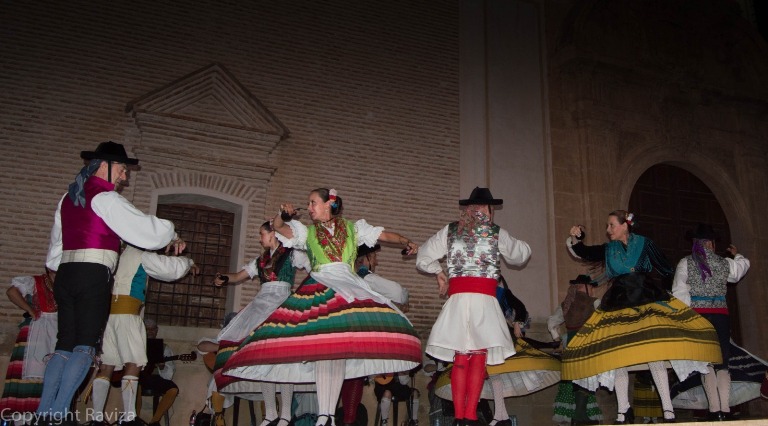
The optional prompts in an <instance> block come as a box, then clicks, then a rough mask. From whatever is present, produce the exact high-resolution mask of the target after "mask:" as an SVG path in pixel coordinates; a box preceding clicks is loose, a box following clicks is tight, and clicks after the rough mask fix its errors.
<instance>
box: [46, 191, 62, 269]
mask: <svg viewBox="0 0 768 426" xmlns="http://www.w3.org/2000/svg"><path fill="white" fill-rule="evenodd" d="M66 196H67V194H64V197H66ZM64 197H61V200H59V205H58V206H57V207H56V213H55V215H54V217H53V228H51V238H50V242H49V243H48V256H47V258H46V260H45V266H47V267H48V269H50V270H51V271H58V270H59V263H61V253H62V251H63V248H62V247H63V246H62V242H61V202H62V201H64Z"/></svg>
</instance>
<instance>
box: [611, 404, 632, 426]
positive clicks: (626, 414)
mask: <svg viewBox="0 0 768 426" xmlns="http://www.w3.org/2000/svg"><path fill="white" fill-rule="evenodd" d="M619 414H620V415H622V416H623V417H624V420H619V419H618V418H617V419H616V421H615V422H613V424H615V425H631V424H634V423H635V412H634V410H632V407H629V409H628V410H627V411H626V412H624V413H619Z"/></svg>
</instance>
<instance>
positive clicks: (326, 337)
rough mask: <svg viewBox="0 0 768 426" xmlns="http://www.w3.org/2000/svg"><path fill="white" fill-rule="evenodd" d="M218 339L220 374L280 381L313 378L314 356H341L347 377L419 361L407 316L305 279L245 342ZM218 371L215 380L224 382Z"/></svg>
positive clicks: (398, 368)
mask: <svg viewBox="0 0 768 426" xmlns="http://www.w3.org/2000/svg"><path fill="white" fill-rule="evenodd" d="M223 343H224V344H221V343H220V349H219V353H218V356H217V364H218V365H222V368H223V370H222V371H223V374H224V375H227V376H235V377H238V378H241V379H248V380H260V381H271V382H282V383H310V382H314V381H315V375H314V362H315V361H323V360H337V359H344V360H346V363H345V378H354V377H363V376H370V375H374V374H383V373H391V372H399V371H407V370H410V369H412V368H414V367H416V366H417V365H418V364H419V363H420V362H421V354H422V351H421V341H420V339H419V336H418V335H417V333H416V330H415V329H414V328H413V325H411V323H410V322H409V321H408V319H407V318H406V317H405V316H404V315H403V314H401V313H400V312H398V311H396V310H395V309H393V308H392V307H390V306H389V305H387V304H384V303H379V302H376V301H375V300H372V299H355V300H352V301H351V302H350V301H347V300H346V299H344V298H343V297H341V295H339V294H337V293H336V292H335V291H334V290H333V289H331V288H329V287H326V286H324V285H323V284H320V283H318V282H316V281H315V280H314V279H309V280H308V281H307V282H306V283H304V284H303V285H301V286H300V287H299V288H298V289H297V290H296V291H295V292H294V293H293V294H291V296H289V297H288V299H287V300H286V301H285V302H283V304H282V305H281V306H280V307H279V308H277V309H276V310H275V312H273V313H272V315H270V317H269V318H267V320H266V321H264V323H262V324H261V325H260V326H259V327H258V328H256V329H255V330H254V331H253V332H252V333H251V334H250V335H249V336H248V337H247V338H246V339H245V340H244V341H243V342H241V343H240V344H239V345H237V346H235V345H233V344H232V343H233V342H223ZM226 380H227V379H224V378H222V377H221V375H219V376H218V377H217V385H218V386H220V387H221V385H222V384H223V385H226Z"/></svg>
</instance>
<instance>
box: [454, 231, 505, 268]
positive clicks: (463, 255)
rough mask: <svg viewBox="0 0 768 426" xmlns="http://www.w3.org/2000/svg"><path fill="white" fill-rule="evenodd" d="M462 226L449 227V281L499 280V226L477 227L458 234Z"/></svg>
mask: <svg viewBox="0 0 768 426" xmlns="http://www.w3.org/2000/svg"><path fill="white" fill-rule="evenodd" d="M458 228H459V223H458V222H453V223H451V224H450V225H448V256H447V258H446V263H447V265H448V277H449V278H454V277H480V278H493V279H498V278H499V270H500V266H501V265H500V263H501V262H500V259H499V230H500V229H501V228H500V227H499V226H498V225H495V224H490V225H478V226H477V227H475V228H474V229H464V230H463V231H462V232H461V233H459V231H458Z"/></svg>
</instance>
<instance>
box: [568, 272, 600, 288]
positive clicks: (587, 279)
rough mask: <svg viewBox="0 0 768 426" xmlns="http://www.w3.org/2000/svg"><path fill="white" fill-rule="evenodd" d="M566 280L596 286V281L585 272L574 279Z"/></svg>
mask: <svg viewBox="0 0 768 426" xmlns="http://www.w3.org/2000/svg"><path fill="white" fill-rule="evenodd" d="M568 282H569V283H571V284H589V285H592V286H597V281H595V280H593V279H592V277H590V276H589V275H585V274H581V275H579V276H578V277H576V279H575V280H570V281H568Z"/></svg>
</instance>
